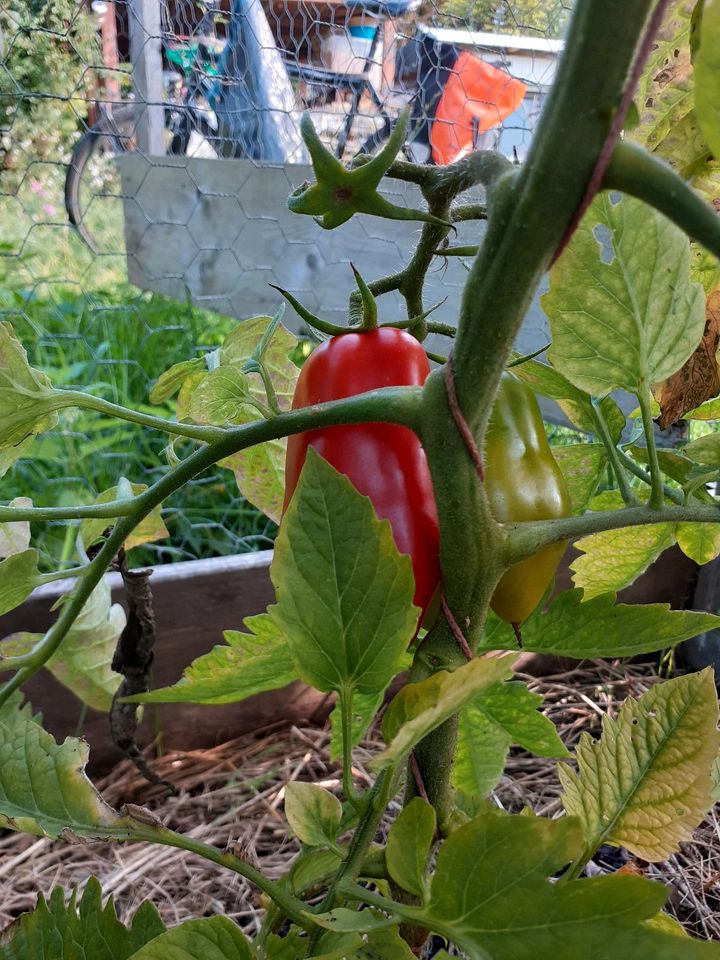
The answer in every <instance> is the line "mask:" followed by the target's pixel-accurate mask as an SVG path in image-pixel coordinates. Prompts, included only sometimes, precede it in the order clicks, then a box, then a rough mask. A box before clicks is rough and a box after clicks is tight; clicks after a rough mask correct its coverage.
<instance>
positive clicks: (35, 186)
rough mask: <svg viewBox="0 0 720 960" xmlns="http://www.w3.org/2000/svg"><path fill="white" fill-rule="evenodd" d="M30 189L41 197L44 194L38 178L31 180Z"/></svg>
mask: <svg viewBox="0 0 720 960" xmlns="http://www.w3.org/2000/svg"><path fill="white" fill-rule="evenodd" d="M30 189H31V190H32V192H33V193H37V194H39V195H40V196H41V197H44V196H45V190H44V189H43V185H42V184H41V183H40V181H39V180H31V181H30Z"/></svg>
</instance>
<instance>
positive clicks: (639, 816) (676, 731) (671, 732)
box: [559, 669, 718, 862]
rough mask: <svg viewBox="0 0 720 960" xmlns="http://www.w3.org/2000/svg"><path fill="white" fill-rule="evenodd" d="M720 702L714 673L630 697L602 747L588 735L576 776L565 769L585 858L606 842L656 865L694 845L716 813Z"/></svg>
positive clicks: (568, 801) (606, 726)
mask: <svg viewBox="0 0 720 960" xmlns="http://www.w3.org/2000/svg"><path fill="white" fill-rule="evenodd" d="M717 721H718V700H717V694H716V692H715V682H714V679H713V673H712V670H711V669H707V670H703V671H702V673H696V674H689V675H688V676H684V677H677V678H676V679H674V680H668V681H666V682H665V683H659V684H657V685H656V686H654V687H652V688H651V689H650V690H649V691H648V692H647V693H646V694H645V695H644V696H643V697H641V698H640V700H634V699H633V698H629V699H628V700H626V701H625V703H624V704H623V706H622V707H621V708H620V712H619V714H618V717H617V720H612V719H611V718H610V717H608V716H606V717H604V718H603V730H602V736H601V738H600V740H599V741H596V740H593V738H592V737H591V736H590V735H589V734H587V733H585V734H583V736H582V738H581V740H580V743H579V745H578V748H577V762H578V772H577V773H574V772H573V771H571V770H570V769H569V768H568V767H565V766H561V767H560V768H559V774H560V780H561V782H562V785H563V791H564V793H563V798H562V800H563V805H564V807H565V810H566V811H567V813H568V814H569V815H571V816H576V817H579V818H580V819H581V820H582V823H583V828H584V832H585V843H586V853H587V854H588V855H592V853H593V852H594V851H595V850H596V849H597V848H598V847H599V846H600V845H601V844H602V843H605V842H610V843H615V844H618V845H619V846H623V847H626V848H627V849H628V850H630V851H631V852H632V853H634V854H635V855H636V856H638V857H641V858H642V859H643V860H650V861H651V862H657V861H659V860H665V859H666V858H667V857H669V856H670V855H671V854H673V853H675V852H676V851H677V849H678V845H679V843H680V842H681V841H683V840H688V839H689V838H690V836H691V833H692V831H693V830H694V829H695V827H696V826H697V825H698V824H699V823H700V821H701V820H702V819H703V817H704V816H705V814H706V812H707V811H708V809H709V808H710V806H711V802H712V801H711V795H710V794H711V786H712V781H711V766H712V763H713V761H714V759H715V757H716V755H717V752H718V732H717Z"/></svg>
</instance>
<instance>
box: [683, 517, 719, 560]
mask: <svg viewBox="0 0 720 960" xmlns="http://www.w3.org/2000/svg"><path fill="white" fill-rule="evenodd" d="M677 542H678V546H679V547H680V549H681V550H682V552H683V553H684V554H685V556H686V557H690V559H691V560H694V561H695V563H699V564H703V563H709V562H710V561H711V560H714V559H715V557H717V556H718V554H720V523H679V524H678V525H677Z"/></svg>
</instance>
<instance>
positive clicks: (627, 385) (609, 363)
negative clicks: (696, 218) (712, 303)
mask: <svg viewBox="0 0 720 960" xmlns="http://www.w3.org/2000/svg"><path fill="white" fill-rule="evenodd" d="M601 229H602V230H603V231H604V233H602V232H601ZM608 231H609V235H608ZM606 243H607V244H608V245H609V248H610V249H609V257H610V259H609V262H608V260H607V258H604V257H602V256H601V255H600V253H601V249H602V247H603V245H604V244H606ZM689 267H690V249H689V246H688V242H687V239H686V237H685V236H684V234H683V233H682V231H681V230H680V229H679V228H678V227H676V226H674V225H673V224H672V223H670V221H669V220H667V219H666V218H665V217H663V216H661V215H660V214H658V213H656V212H655V211H654V210H652V209H650V208H648V207H647V206H646V205H645V204H643V203H642V202H641V201H639V200H634V199H631V198H625V199H623V200H621V201H619V202H618V201H613V199H612V197H611V195H610V194H608V193H603V194H600V196H599V197H598V198H597V199H596V200H595V201H594V203H593V205H592V207H591V208H590V210H589V211H588V213H587V214H586V215H585V217H584V218H583V221H582V223H581V224H580V226H579V228H578V230H577V231H576V233H575V235H574V236H573V238H572V240H571V241H570V246H569V248H568V252H567V255H566V256H563V257H561V258H560V260H558V262H557V263H556V264H555V266H554V267H553V269H552V270H551V272H550V291H549V293H547V294H545V296H544V297H543V298H542V304H543V308H544V310H545V311H546V313H547V314H548V317H549V319H550V328H551V330H552V335H553V342H552V346H551V347H550V350H549V356H550V360H551V361H552V363H553V365H554V366H555V367H556V368H557V369H558V370H559V371H560V373H562V374H564V375H565V376H566V377H567V378H568V380H570V381H571V383H573V384H574V385H575V386H576V387H578V388H579V389H580V390H585V391H587V392H588V393H591V394H595V395H597V396H601V397H602V396H605V395H606V394H607V393H609V392H610V391H611V390H614V389H621V388H622V389H625V390H628V391H630V392H631V393H635V394H636V395H638V396H641V397H642V396H644V395H645V394H646V393H648V392H649V389H650V384H653V383H657V382H659V381H661V380H665V379H666V378H667V377H669V376H670V375H671V374H673V373H675V371H676V370H677V369H678V368H679V367H681V366H682V364H683V363H684V362H685V361H686V360H687V359H688V357H689V356H690V354H691V353H692V352H693V350H694V349H695V347H696V346H697V345H698V343H699V341H700V338H701V336H702V334H703V330H704V327H705V298H704V295H703V291H702V288H701V287H700V285H699V284H696V283H692V282H691V281H690V276H689Z"/></svg>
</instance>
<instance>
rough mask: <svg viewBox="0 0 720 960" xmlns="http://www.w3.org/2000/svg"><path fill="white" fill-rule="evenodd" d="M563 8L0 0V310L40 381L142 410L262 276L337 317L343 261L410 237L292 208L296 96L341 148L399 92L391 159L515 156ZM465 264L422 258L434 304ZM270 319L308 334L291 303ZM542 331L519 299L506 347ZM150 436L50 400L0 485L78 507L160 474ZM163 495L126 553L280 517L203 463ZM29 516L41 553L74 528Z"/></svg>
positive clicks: (367, 271)
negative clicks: (407, 110) (516, 328)
mask: <svg viewBox="0 0 720 960" xmlns="http://www.w3.org/2000/svg"><path fill="white" fill-rule="evenodd" d="M570 6H571V4H570V2H569V0H566V2H558V0H517V2H514V3H509V2H502V0H433V2H431V3H428V2H426V0H263V2H262V3H261V0H215V2H205V3H200V2H194V0H115V2H114V3H113V2H109V0H108V2H105V0H102V2H101V0H93V2H85V0H0V223H2V232H1V233H0V320H5V321H9V322H10V323H11V324H12V325H13V327H14V329H15V331H16V333H17V335H18V337H19V338H20V340H21V341H22V343H23V344H24V346H25V347H26V349H27V350H28V353H29V355H30V359H31V362H32V363H33V364H34V365H35V366H37V367H39V368H41V369H42V370H44V371H46V372H47V373H48V374H49V375H50V377H51V379H52V380H53V382H54V383H55V384H56V385H58V386H66V387H73V388H75V387H77V388H82V389H89V390H91V391H93V392H95V393H97V394H98V395H100V396H102V397H104V398H106V399H108V400H112V401H115V402H118V403H122V404H125V405H128V406H132V407H135V408H138V409H148V410H152V412H157V408H154V407H151V405H150V401H149V397H148V393H149V389H150V387H151V385H152V383H153V382H154V380H155V379H156V378H157V377H158V375H159V374H160V373H161V372H162V371H163V370H165V369H167V368H168V367H169V366H171V365H172V364H173V363H175V362H177V361H179V360H183V359H187V358H189V357H191V356H196V355H198V353H200V354H202V353H207V352H210V351H212V350H213V349H214V348H215V346H216V345H217V344H218V343H219V342H220V341H221V339H222V337H223V336H224V335H225V334H226V333H227V332H228V331H229V330H230V329H232V328H233V326H235V324H237V323H238V322H239V321H240V320H242V319H243V318H246V317H249V316H253V315H257V314H260V313H268V312H274V310H275V309H277V306H278V298H277V296H276V295H275V293H274V291H272V290H271V288H270V287H269V286H268V283H269V282H272V283H276V284H278V285H280V286H283V287H286V288H288V289H290V290H292V291H293V292H294V293H295V294H296V295H297V296H298V297H299V298H300V299H301V300H303V301H304V302H305V303H306V304H307V306H308V308H309V309H311V310H312V311H313V312H318V313H325V314H326V315H328V316H329V317H330V318H331V319H332V318H335V319H337V318H341V317H342V314H343V313H344V312H345V311H346V304H347V294H348V292H349V290H350V287H351V275H350V271H349V262H350V260H351V259H352V260H353V261H354V262H355V263H356V264H357V266H358V267H359V269H360V271H361V272H362V273H363V275H364V276H366V278H367V279H373V278H374V277H376V276H379V275H382V274H385V273H388V272H389V270H391V269H392V268H393V265H395V264H397V265H398V266H399V265H400V263H401V261H402V258H404V257H406V256H407V254H408V252H409V246H410V243H411V242H412V239H413V237H414V235H415V234H414V233H413V232H412V231H411V230H409V229H408V225H407V224H401V225H399V226H398V225H397V224H391V223H387V222H386V221H377V222H375V221H373V222H370V221H366V220H365V218H355V220H357V221H358V222H357V223H355V222H354V221H353V223H351V224H349V225H348V226H347V229H343V230H341V231H334V232H330V233H325V232H324V231H321V230H320V229H319V228H318V227H317V226H316V225H315V224H314V223H313V222H312V220H311V218H301V217H292V216H291V215H289V214H288V212H287V210H286V203H285V201H286V197H287V195H288V193H289V192H290V190H291V189H292V187H293V186H295V185H297V184H298V183H300V182H302V180H303V179H305V177H306V176H307V175H308V171H307V168H306V167H305V163H306V157H305V155H304V149H303V147H302V143H301V141H300V139H299V136H298V125H299V120H300V116H301V114H302V111H303V110H305V109H308V110H309V111H310V113H311V115H312V117H313V120H314V123H315V125H316V128H317V129H318V131H319V133H320V135H321V137H322V138H323V139H324V140H325V141H326V142H327V144H328V145H329V146H331V147H333V148H334V149H336V150H338V151H339V150H340V149H342V152H343V156H344V159H346V160H348V159H349V158H351V157H352V156H353V155H354V154H355V153H357V152H358V151H360V150H362V149H367V150H375V149H378V148H379V147H380V146H382V143H383V142H384V139H385V138H386V137H387V135H388V133H389V131H390V129H391V128H392V126H393V124H394V123H395V122H396V120H397V117H398V115H399V113H400V111H401V110H402V108H403V107H404V106H405V105H408V104H409V105H410V107H411V110H412V120H411V133H410V136H409V139H408V144H407V147H406V152H407V154H408V155H409V156H411V157H412V158H414V159H416V160H418V161H421V162H431V161H432V160H433V159H435V160H447V159H452V158H453V157H454V156H460V155H462V153H463V151H465V150H467V149H470V148H472V147H473V146H490V147H493V148H497V149H499V150H501V151H503V152H504V153H506V154H507V155H508V156H509V157H510V158H511V159H512V158H517V159H520V160H521V159H522V158H523V156H524V154H525V152H526V150H527V146H528V144H529V142H530V139H531V137H532V131H533V127H534V125H535V123H536V122H537V117H538V115H539V113H540V111H541V109H542V105H543V102H544V100H545V99H546V97H547V94H548V91H549V89H550V86H551V84H552V79H553V76H554V72H555V66H556V62H557V58H558V55H559V52H560V49H561V47H562V39H561V38H562V34H563V30H564V28H565V25H566V23H567V19H568V16H569V13H570ZM478 64H482V66H478ZM466 67H467V69H466ZM483 84H484V86H483ZM452 85H454V88H455V89H454V94H453V95H454V99H453V97H450V96H448V97H447V98H446V102H441V100H440V97H441V94H443V93H446V92H447V91H448V90H451V92H452V89H451V88H452ZM349 118H350V119H351V120H352V123H351V124H347V122H348V119H349ZM344 125H347V126H345V132H343V130H344ZM348 126H349V129H348ZM392 189H397V188H396V187H392ZM68 208H69V209H68ZM306 221H307V222H306ZM469 229H470V228H469ZM471 229H472V230H474V231H476V233H475V236H474V239H475V240H477V236H478V231H479V229H480V228H479V227H478V225H477V224H473V225H472V228H471ZM463 238H467V242H470V241H471V240H472V239H473V234H472V232H468V233H466V234H463V235H462V237H461V240H462V239H463ZM464 276H465V267H464V265H463V263H462V262H461V261H457V262H453V263H450V264H445V266H444V267H441V266H439V267H438V270H437V271H435V272H434V273H433V274H432V275H431V277H430V287H431V292H430V293H429V295H428V299H429V300H430V299H431V298H432V299H441V298H442V296H446V297H447V302H446V303H445V304H444V305H443V307H441V308H440V310H439V311H438V317H439V318H440V319H446V320H448V321H452V320H453V318H454V316H455V315H456V312H457V304H458V300H459V291H460V289H461V285H462V280H463V278H464ZM435 289H437V291H438V293H439V296H437V297H435V296H434V295H433V293H434V291H435ZM383 308H384V309H387V310H388V311H390V312H392V311H397V310H398V309H399V303H398V302H397V301H393V300H392V297H391V298H389V299H388V302H387V306H385V305H384V307H383ZM286 320H287V322H288V323H289V324H290V325H291V326H293V327H294V329H295V331H296V332H298V333H300V334H303V333H304V332H306V331H303V328H302V324H301V323H300V321H299V318H297V317H296V316H294V314H293V313H292V311H288V314H287V316H286ZM545 336H546V332H545V328H544V320H543V318H542V317H541V315H540V314H539V312H536V313H535V315H534V319H533V315H531V318H530V319H529V321H528V324H526V339H525V342H524V344H523V345H524V346H528V347H530V348H532V346H536V345H537V344H538V342H542V340H543V337H545ZM433 349H437V350H440V349H441V346H440V345H437V346H433ZM444 349H447V346H446V345H444ZM298 357H299V358H300V359H301V357H300V354H298ZM170 410H171V407H170V406H169V407H168V413H170ZM166 442H167V441H166V440H165V439H164V438H163V437H161V436H160V435H157V434H151V433H148V432H145V431H142V430H140V429H139V428H136V427H135V426H133V425H131V424H119V423H114V422H112V423H111V422H109V421H106V420H102V419H100V418H98V417H96V416H93V415H89V414H87V413H86V412H75V413H67V414H63V415H62V417H61V419H60V422H59V424H58V426H57V428H56V429H54V430H53V431H51V432H49V433H47V434H44V435H43V436H42V437H41V438H39V439H37V440H36V441H35V444H34V446H33V448H32V459H27V460H20V461H19V462H18V463H17V464H16V465H15V466H14V467H13V468H12V469H11V470H10V471H8V473H6V475H5V476H4V477H2V479H0V501H2V502H7V501H9V500H11V499H13V498H14V497H16V496H31V497H32V498H33V500H34V501H35V502H36V503H37V504H38V505H50V504H73V503H80V502H87V501H88V500H89V499H91V498H92V497H94V496H96V495H98V494H99V493H101V492H102V491H103V490H106V489H108V488H109V487H112V486H114V485H115V484H116V483H117V482H118V478H119V477H121V476H124V477H127V478H128V479H130V480H131V481H133V482H136V483H151V482H153V481H154V480H155V479H157V478H158V476H160V475H161V474H162V473H163V471H164V470H166V469H168V467H167V459H166V456H165V453H164V447H165V444H166ZM163 511H164V518H165V521H166V525H167V527H168V529H169V531H170V538H169V539H168V540H167V541H165V542H163V543H162V544H159V545H157V546H153V547H145V548H143V550H144V553H143V554H142V555H140V556H139V557H138V561H139V562H167V561H174V560H185V559H193V558H198V557H204V556H217V555H223V554H235V553H240V552H244V551H249V550H256V549H263V548H266V547H269V546H271V544H272V540H273V537H274V534H275V529H276V528H275V526H274V524H273V523H272V522H271V521H270V520H268V519H267V518H265V517H264V516H262V515H261V514H259V513H258V511H257V510H256V509H255V508H254V507H253V506H252V505H251V504H249V503H248V502H246V501H245V500H244V499H243V498H242V497H241V496H240V494H239V493H238V490H237V487H236V485H235V481H234V478H233V475H232V473H230V472H229V471H227V470H224V469H222V468H220V467H218V468H216V469H215V470H213V471H211V472H210V473H209V474H207V475H205V476H203V477H202V478H200V479H198V480H197V481H195V482H194V483H192V484H190V485H189V486H188V487H187V488H185V489H184V490H182V491H181V492H179V493H178V494H176V495H175V496H174V497H172V498H171V499H170V500H169V501H168V502H167V503H166V504H165V506H164V508H163ZM36 533H37V534H38V535H39V536H42V537H43V539H42V540H40V541H39V546H40V548H41V550H42V551H44V553H45V555H46V557H47V558H48V559H49V558H50V557H52V558H54V563H56V562H57V559H58V557H59V558H63V559H65V560H70V554H71V552H72V549H73V540H72V531H68V529H67V528H66V527H65V526H63V525H58V526H57V527H53V526H52V525H49V526H45V525H44V526H43V529H42V530H40V529H38V530H37V531H36ZM53 565H54V564H53Z"/></svg>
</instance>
